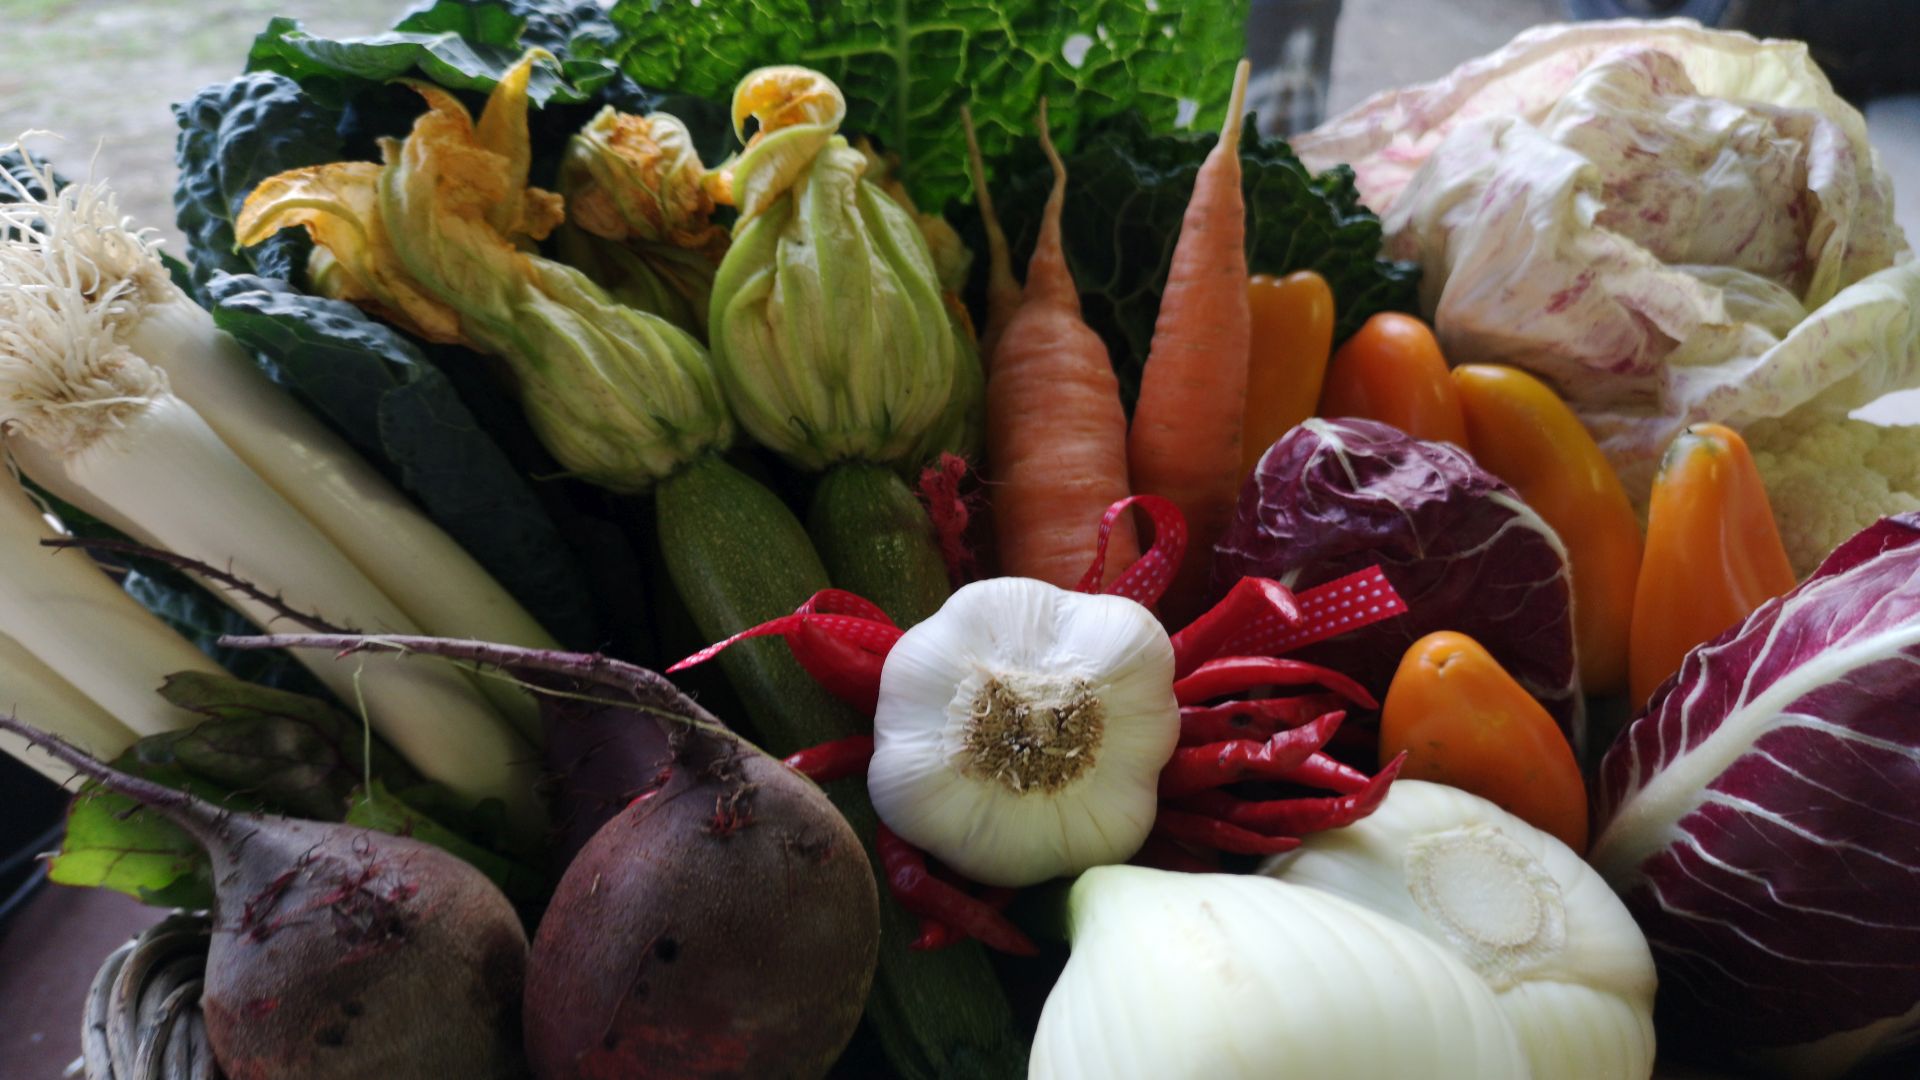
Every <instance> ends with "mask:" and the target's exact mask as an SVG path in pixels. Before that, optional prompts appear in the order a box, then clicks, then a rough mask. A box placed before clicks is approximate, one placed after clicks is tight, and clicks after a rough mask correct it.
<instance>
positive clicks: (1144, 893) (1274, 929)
mask: <svg viewBox="0 0 1920 1080" xmlns="http://www.w3.org/2000/svg"><path fill="white" fill-rule="evenodd" d="M1069 908H1070V917H1071V923H1072V935H1073V956H1072V958H1071V959H1070V960H1068V961H1067V967H1066V970H1065V971H1064V972H1063V973H1062V974H1061V976H1060V981H1059V982H1058V983H1056V984H1055V985H1054V988H1053V992H1052V993H1051V994H1049V995H1048V996H1047V1003H1046V1007H1045V1008H1044V1009H1043V1010H1042V1011H1041V1014H1040V1028H1039V1031H1038V1032H1037V1033H1036V1034H1035V1036H1034V1040H1033V1054H1032V1057H1031V1058H1030V1059H1029V1061H1028V1066H1027V1075H1028V1077H1029V1078H1031V1080H1129V1078H1134V1077H1138V1078H1140V1080H1180V1078H1185V1077H1192V1078H1195V1080H1200V1078H1205V1080H1234V1078H1246V1080H1278V1078H1291V1077H1298V1078H1301V1080H1328V1078H1331V1077H1350V1078H1363V1077H1364V1078H1381V1080H1386V1078H1398V1077H1428V1076H1432V1077H1448V1078H1453V1077H1459V1078H1471V1080H1504V1078H1514V1080H1523V1078H1526V1077H1527V1076H1528V1075H1529V1073H1528V1069H1527V1060H1526V1057H1525V1055H1524V1054H1523V1053H1522V1050H1521V1047H1520V1043H1519V1041H1518V1039H1516V1038H1515V1036H1514V1031H1513V1028H1512V1026H1511V1025H1510V1024H1509V1023H1508V1022H1507V1020H1506V1018H1505V1017H1504V1016H1502V1015H1501V1011H1500V1006H1499V1003H1498V1002H1497V1001H1495V999H1494V995H1493V991H1491V990H1490V989H1488V987H1487V985H1486V983H1485V982H1483V981H1482V980H1481V979H1480V978H1479V977H1478V976H1477V975H1475V974H1474V972H1473V971H1472V969H1470V968H1468V967H1467V965H1466V964H1464V963H1462V962H1461V961H1460V959H1459V958H1458V957H1456V956H1455V955H1454V954H1453V953H1452V952H1450V951H1449V950H1447V949H1446V948H1444V947H1442V946H1440V945H1438V944H1436V943H1435V942H1433V941H1431V940H1429V939H1427V938H1426V937H1424V936H1423V935H1421V934H1418V933H1416V932H1414V931H1412V930H1409V929H1408V928H1406V927H1405V926H1402V925H1400V924H1399V923H1396V922H1394V921H1393V920H1391V919H1388V918H1386V917H1384V916H1381V915H1378V914H1375V913H1374V912H1371V911H1368V910H1367V909H1365V908H1363V907H1360V906H1359V905H1357V904H1353V903H1350V902H1348V901H1346V900H1342V899H1340V898H1339V897H1337V896H1333V895H1331V894H1329V893H1324V892H1320V891H1318V890H1314V889H1307V888H1302V887H1299V886H1294V885H1288V884H1286V883H1284V882H1280V881H1275V880H1273V879H1271V878H1264V877H1258V876H1245V875H1234V874H1180V873H1169V872H1166V871H1161V870H1147V869H1143V868H1141V867H1134V866H1101V867H1096V868H1094V869H1092V870H1089V871H1087V872H1086V873H1085V874H1083V875H1081V877H1080V880H1079V881H1078V882H1077V883H1076V884H1075V885H1074V887H1073V892H1072V896H1071V899H1070V901H1069Z"/></svg>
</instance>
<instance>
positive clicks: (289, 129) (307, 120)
mask: <svg viewBox="0 0 1920 1080" xmlns="http://www.w3.org/2000/svg"><path fill="white" fill-rule="evenodd" d="M173 116H174V120H175V121H176V122H177V123H178V124H179V126H180V134H179V137H178V138H177V140H176V141H175V143H174V160H175V163H176V164H177V165H178V166H179V170H180V175H179V179H178V180H177V181H176V182H175V187H174V192H173V209H174V214H175V217H176V218H177V220H178V221H179V224H180V231H181V232H183V233H186V234H187V261H188V262H189V263H190V264H191V265H192V268H193V280H194V282H195V284H196V285H199V286H204V285H205V284H206V283H207V280H208V279H209V278H211V277H213V275H214V274H216V273H219V272H222V271H225V272H227V273H234V274H246V273H253V272H254V271H256V270H258V271H262V272H265V273H272V274H275V275H276V276H281V277H287V276H290V275H291V271H292V269H293V268H294V267H295V266H297V265H300V263H301V262H303V261H304V251H305V244H304V241H296V240H295V237H294V236H293V234H287V236H286V237H285V238H283V239H276V240H273V241H270V242H268V243H266V244H262V245H258V246H256V247H254V248H251V249H248V250H245V251H241V250H236V248H235V244H234V236H233V219H234V218H235V217H236V216H238V214H239V213H240V206H241V204H242V203H243V202H245V201H246V198H247V194H248V193H249V192H251V191H252V190H253V189H254V187H255V186H256V185H258V184H259V183H260V181H262V180H265V179H266V178H268V177H270V176H273V175H274V174H276V173H280V172H284V171H286V170H288V169H297V168H301V167H303V166H307V165H319V164H322V163H324V162H328V161H335V160H338V159H339V157H340V154H341V140H340V136H339V134H338V132H337V128H338V125H339V123H340V111H339V110H338V109H336V108H329V107H327V106H323V105H321V104H320V103H319V102H317V101H315V100H314V99H313V98H312V97H310V96H308V95H307V94H306V93H305V92H303V91H302V90H301V89H300V87H299V86H298V85H297V84H295V83H294V82H293V81H292V80H291V79H288V78H285V77H284V76H281V75H276V74H272V73H270V72H256V73H254V74H249V75H242V76H240V77H239V78H237V79H233V80H231V81H229V82H225V83H215V84H214V85H212V86H208V87H204V88H202V89H201V90H200V92H199V93H197V94H195V95H194V96H193V97H192V98H190V99H189V100H187V101H185V102H183V103H181V104H178V105H175V106H174V107H173Z"/></svg>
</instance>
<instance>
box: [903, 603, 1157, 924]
mask: <svg viewBox="0 0 1920 1080" xmlns="http://www.w3.org/2000/svg"><path fill="white" fill-rule="evenodd" d="M873 735H874V751H873V764H872V765H871V766H870V767H869V769H868V771H867V789H868V791H869V792H871V793H872V795H873V805H874V809H876V810H877V811H879V814H880V820H882V821H884V822H886V824H887V827H888V828H890V829H892V830H893V831H894V832H896V833H898V834H899V835H900V836H901V837H902V838H904V839H905V840H906V841H907V842H908V843H911V844H914V845H915V846H917V847H919V848H921V849H923V850H925V851H926V852H927V853H929V854H931V855H933V856H934V857H936V858H938V859H940V860H941V861H942V862H944V863H946V864H947V865H948V866H949V867H951V868H953V869H954V870H956V871H958V872H960V873H962V874H965V875H966V876H967V877H969V878H972V879H973V880H975V881H978V882H981V883H983V884H987V885H1006V886H1012V887H1018V886H1022V885H1032V884H1035V883H1036V882H1041V881H1046V880H1047V879H1049V878H1053V877H1058V876H1060V875H1063V874H1074V873H1078V872H1079V871H1081V870H1084V869H1086V868H1087V867H1090V866H1100V865H1103V864H1105V863H1114V862H1121V861H1124V860H1126V859H1128V858H1130V857H1131V856H1132V855H1133V853H1134V852H1136V851H1138V850H1139V849H1140V845H1141V844H1142V843H1144V842H1145V841H1146V838H1147V833H1148V831H1149V830H1151V829H1152V828H1153V819H1154V814H1155V812H1156V809H1157V798H1156V792H1157V788H1158V785H1159V778H1160V770H1161V768H1163V767H1164V766H1165V765H1166V763H1167V759H1168V758H1170V757H1172V756H1173V748H1174V745H1175V744H1176V743H1177V742H1178V741H1179V737H1180V706H1179V703H1178V702H1177V701H1175V700H1174V696H1173V645H1172V643H1171V642H1170V641H1168V639H1167V633H1166V631H1165V630H1164V629H1162V628H1161V626H1160V623H1159V620H1157V619H1155V618H1154V617H1153V613H1152V612H1150V611H1148V610H1147V609H1146V608H1144V607H1141V606H1140V605H1139V604H1137V603H1135V602H1134V601H1132V600H1128V599H1125V598H1124V597H1118V596H1093V595H1088V594H1085V593H1076V592H1068V591H1067V590H1065V589H1061V588H1057V587H1055V586H1053V585H1049V584H1047V583H1046V582H1043V581H1035V580H1033V579H1031V578H990V579H988V580H986V581H979V582H975V583H973V584H971V585H967V586H965V587H964V588H962V589H960V590H959V591H958V592H955V593H954V594H953V596H952V598H951V599H949V600H948V601H947V602H946V604H945V605H944V606H942V607H941V608H940V610H939V611H937V612H935V613H934V614H933V616H932V617H930V618H928V619H927V620H925V621H924V622H922V623H920V624H919V625H917V626H915V627H913V628H912V629H911V630H908V631H907V632H906V633H905V634H903V635H901V637H900V640H899V641H898V642H896V643H895V644H894V646H893V651H892V652H890V653H888V654H887V661H886V665H885V666H884V667H883V668H882V669H881V675H880V700H879V704H878V706H877V707H876V708H875V710H874V716H873Z"/></svg>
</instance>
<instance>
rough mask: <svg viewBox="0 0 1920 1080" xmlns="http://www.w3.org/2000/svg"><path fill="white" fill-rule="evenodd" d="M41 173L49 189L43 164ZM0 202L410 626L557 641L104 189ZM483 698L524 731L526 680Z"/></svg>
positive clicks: (498, 686) (111, 327)
mask: <svg viewBox="0 0 1920 1080" xmlns="http://www.w3.org/2000/svg"><path fill="white" fill-rule="evenodd" d="M40 180H41V184H42V186H43V187H44V188H45V189H46V190H48V191H54V190H55V189H54V183H53V177H52V175H51V173H50V171H48V170H45V169H42V170H41V175H40ZM11 197H13V198H17V199H21V200H23V201H21V202H18V203H14V204H12V205H9V206H0V229H4V228H8V227H11V228H12V229H13V230H15V231H16V232H17V233H18V234H19V235H20V236H21V237H22V243H24V244H25V245H27V246H30V247H32V248H36V249H38V250H40V251H41V252H44V253H48V254H49V255H51V254H52V253H67V254H69V255H70V256H72V257H74V258H77V259H78V260H79V261H80V264H81V265H82V266H83V268H84V270H85V272H86V274H87V275H88V277H89V279H90V284H89V289H90V291H92V292H94V293H96V294H97V293H101V292H105V291H110V290H111V291H114V292H115V293H116V296H115V300H114V302H113V303H112V304H111V305H109V306H108V310H107V311H106V318H107V322H108V332H109V333H111V334H112V335H113V337H114V338H115V339H116V340H117V341H118V342H119V343H121V344H123V345H125V346H126V347H127V349H128V350H129V351H131V352H132V353H133V354H134V355H135V356H138V357H140V358H141V359H143V360H145V361H147V362H148V363H150V364H153V365H154V366H156V367H158V368H159V369H160V370H162V371H164V372H165V373H166V375H167V380H168V385H169V387H170V388H171V390H172V391H173V393H174V394H175V396H177V397H179V398H180V399H181V400H182V401H184V402H186V403H187V404H188V405H190V406H192V407H193V409H194V411H196V412H198V413H199V414H200V415H201V416H202V417H203V418H204V419H205V420H206V422H207V424H208V425H209V426H210V427H212V428H213V430H214V432H215V434H217V435H219V436H220V439H221V441H223V442H225V443H226V444H227V445H228V446H229V447H230V448H231V449H232V450H233V452H234V454H235V455H236V456H237V457H239V459H240V460H241V461H243V462H245V463H246V465H247V466H248V468H250V469H252V470H253V471H254V472H255V473H257V474H258V475H259V476H260V478H261V479H263V480H265V481H266V482H267V484H268V485H269V486H270V487H272V488H273V489H274V490H275V491H276V492H278V493H279V494H280V495H281V496H282V497H283V498H285V499H286V500H287V501H288V502H290V503H292V504H293V505H294V507H295V508H297V509H298V510H299V511H300V512H301V514H303V515H304V516H305V517H306V518H307V519H308V520H309V521H311V522H312V523H313V524H314V525H315V526H316V527H317V528H318V529H319V530H320V532H321V533H322V534H324V535H325V536H326V538H327V539H328V540H329V541H331V542H332V543H333V545H334V546H335V547H338V548H339V549H340V551H341V552H342V553H343V554H344V555H346V557H347V558H348V559H349V560H351V561H352V562H353V564H354V566H356V567H357V568H358V569H359V570H360V572H361V573H362V574H364V575H366V577H367V578H368V579H369V580H371V581H372V582H373V584H374V585H376V586H378V587H379V588H380V590H381V591H382V592H384V593H386V594H387V596H388V597H390V598H391V599H392V600H393V602H394V604H395V605H396V606H398V607H399V608H400V610H401V611H403V612H405V613H406V615H407V617H408V619H410V620H411V621H412V622H413V624H414V625H416V626H419V627H420V628H421V629H422V630H423V631H424V632H426V633H429V634H434V635H437V636H440V637H458V638H476V639H479V640H482V641H495V642H501V643H504V644H509V645H520V646H524V647H526V648H532V649H548V648H557V647H558V646H557V643H556V642H555V641H554V640H553V638H552V636H551V635H549V634H548V633H547V632H546V630H545V629H543V628H542V627H541V626H540V624H539V623H538V622H536V621H535V620H534V618H533V616H532V615H530V614H528V613H527V611H526V609H525V608H523V607H521V606H520V604H519V602H518V601H516V600H515V599H514V598H513V597H512V596H511V595H510V594H509V593H508V592H507V591H506V590H505V589H504V588H502V587H501V586H500V583H499V582H497V581H495V580H494V579H493V577H492V575H490V574H488V573H487V572H486V570H485V569H483V568H482V567H481V566H480V564H479V563H477V562H475V561H474V559H473V557H472V556H471V555H469V554H467V552H466V549H464V548H462V547H461V546H460V545H459V544H457V543H455V542H454V540H453V538H452V537H450V536H448V535H447V534H446V532H445V531H444V530H442V529H441V528H440V527H439V526H437V525H435V524H434V523H433V522H432V521H430V520H428V519H427V517H426V515H424V514H423V513H421V512H420V510H419V509H418V508H417V507H416V506H415V505H414V504H413V503H412V501H410V500H409V499H408V498H407V497H406V496H405V495H403V494H402V493H401V492H400V491H399V490H397V489H396V488H395V487H394V486H393V485H392V484H390V483H388V482H387V480H386V478H385V477H383V476H381V475H380V474H379V473H378V472H376V471H375V470H374V469H373V467H372V466H371V465H369V464H367V462H366V460H365V459H364V458H362V457H360V455H359V454H357V453H355V452H354V450H353V449H352V448H351V447H349V446H347V444H346V443H345V442H344V441H342V440H341V439H340V438H339V437H338V436H336V435H335V434H334V433H333V432H332V431H330V430H328V429H327V427H326V426H325V425H324V424H322V423H321V422H320V421H319V420H318V419H317V418H316V417H314V416H313V415H312V414H311V413H310V412H308V411H307V410H306V409H304V408H302V407H301V406H300V405H299V403H297V402H296V401H294V400H293V398H292V397H291V396H290V395H289V394H288V393H287V392H286V391H285V390H283V389H282V388H280V387H278V386H276V385H274V383H273V382H272V380H270V379H268V378H267V377H266V375H265V374H263V373H262V372H261V371H260V369H259V368H258V367H257V366H255V364H254V363H253V360H252V358H251V357H250V356H248V354H247V350H246V348H245V347H244V346H242V345H241V344H240V343H239V342H238V341H235V340H234V339H233V337H232V336H231V335H229V334H227V333H226V332H224V331H222V330H221V329H219V328H218V327H217V326H215V325H214V322H213V317H212V316H211V315H210V314H208V313H207V311H206V310H205V309H204V308H202V307H200V305H199V304H197V303H195V302H194V301H193V298H192V297H189V296H187V295H186V294H185V293H183V292H181V291H180V289H179V287H178V286H176V285H175V284H174V283H173V279H172V277H171V276H170V275H169V274H168V273H167V269H166V267H165V265H163V264H162V263H161V261H160V254H159V250H158V247H157V245H156V244H155V242H154V241H153V240H152V239H151V237H150V235H149V233H148V231H146V230H136V229H133V228H130V227H128V225H127V223H126V221H125V220H124V219H122V218H121V217H120V215H119V213H118V210H117V208H116V206H115V204H114V199H113V196H112V193H111V192H110V191H108V190H107V189H106V188H104V187H102V186H100V185H94V184H88V185H72V184H70V185H68V186H66V187H65V188H62V189H60V190H58V191H57V192H56V193H55V194H54V195H53V196H52V197H51V198H48V199H32V198H30V197H29V195H28V193H27V192H25V191H24V190H21V189H17V188H16V190H15V191H13V192H12V193H11ZM481 686H482V689H483V690H484V691H486V692H487V694H488V695H489V697H492V698H494V699H495V704H496V705H498V706H501V707H502V708H504V709H509V710H512V713H513V715H512V718H513V719H514V720H515V722H516V725H524V726H523V728H522V730H523V732H525V733H528V734H529V735H531V734H532V733H533V732H534V731H535V730H536V725H537V718H536V717H535V715H534V710H533V704H532V700H531V698H529V697H528V696H527V695H526V694H525V693H524V692H522V691H520V690H518V689H517V688H515V687H513V686H512V685H511V684H509V683H506V682H504V681H501V680H495V679H487V680H483V681H482V684H481Z"/></svg>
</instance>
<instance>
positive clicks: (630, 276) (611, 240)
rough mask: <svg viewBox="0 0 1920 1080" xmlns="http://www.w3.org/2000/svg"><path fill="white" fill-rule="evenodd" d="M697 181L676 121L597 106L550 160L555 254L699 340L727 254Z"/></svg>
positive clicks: (701, 172) (689, 147)
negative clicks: (555, 199) (559, 202)
mask: <svg viewBox="0 0 1920 1080" xmlns="http://www.w3.org/2000/svg"><path fill="white" fill-rule="evenodd" d="M707 176H708V174H707V170H706V167H705V166H704V165H702V164H701V162H700V157H699V155H698V154H697V153H695V151H694V148H693V136H692V135H691V134H689V133H688V131H687V128H686V125H685V124H683V123H681V122H680V120H679V119H678V118H676V117H674V116H672V115H670V114H667V113H652V114H650V115H648V116H633V115H630V114H627V113H622V112H619V111H617V110H616V109H614V108H613V107H612V106H611V105H609V106H607V107H606V108H604V109H602V110H601V111H600V114H599V115H598V116H595V117H594V118H593V120H592V121H590V122H589V123H588V124H587V126H586V127H584V128H582V129H580V133H579V134H577V135H575V136H574V137H573V139H572V140H571V141H570V142H569V143H568V144H567V151H566V155H565V156H564V157H562V158H561V160H560V194H561V195H562V196H563V197H564V198H565V199H566V204H567V224H566V225H564V226H562V227H561V230H560V233H559V237H558V240H559V244H560V252H561V255H562V257H563V258H565V259H566V261H567V262H569V263H571V264H572V265H574V266H578V267H580V268H581V269H583V270H586V271H587V272H588V274H589V275H590V276H591V277H593V279H594V280H595V281H597V282H599V283H600V284H601V285H603V286H604V287H606V289H607V291H608V292H609V293H611V294H612V295H613V296H614V297H615V298H616V299H618V300H620V301H621V302H622V303H625V304H627V305H628V306H630V307H636V308H639V309H640V310H642V311H651V312H653V313H654V314H656V315H660V316H662V317H663V318H666V319H668V320H670V321H672V322H673V323H675V324H676V325H678V326H679V327H681V328H682V329H684V330H687V331H689V332H691V333H694V334H705V333H706V330H707V297H708V295H709V294H710V293H711V292H712V291H713V275H714V271H715V270H716V269H718V268H719V265H720V258H721V256H723V255H725V254H726V250H727V231H726V230H725V229H723V228H721V227H720V226H718V225H715V224H714V223H713V221H712V215H713V208H714V203H713V197H712V196H711V195H709V194H708V192H707Z"/></svg>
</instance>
